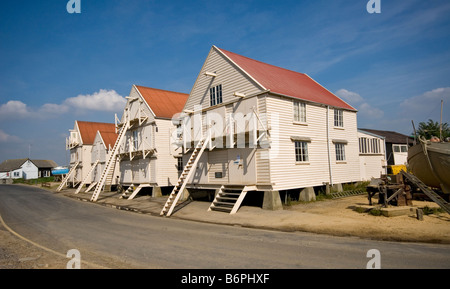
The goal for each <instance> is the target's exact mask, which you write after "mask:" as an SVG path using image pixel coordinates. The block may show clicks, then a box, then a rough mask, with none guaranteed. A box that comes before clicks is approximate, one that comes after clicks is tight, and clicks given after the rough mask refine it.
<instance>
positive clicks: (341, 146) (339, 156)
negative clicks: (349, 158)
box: [334, 143, 346, 162]
mask: <svg viewBox="0 0 450 289" xmlns="http://www.w3.org/2000/svg"><path fill="white" fill-rule="evenodd" d="M334 149H335V151H336V161H337V162H345V161H346V159H345V143H335V144H334Z"/></svg>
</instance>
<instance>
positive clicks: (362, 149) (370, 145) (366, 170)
mask: <svg viewBox="0 0 450 289" xmlns="http://www.w3.org/2000/svg"><path fill="white" fill-rule="evenodd" d="M358 139H359V162H360V171H361V181H370V180H371V179H372V178H380V177H381V175H383V174H386V166H387V162H386V144H385V138H384V137H383V136H379V135H376V134H374V133H370V132H367V131H363V130H358Z"/></svg>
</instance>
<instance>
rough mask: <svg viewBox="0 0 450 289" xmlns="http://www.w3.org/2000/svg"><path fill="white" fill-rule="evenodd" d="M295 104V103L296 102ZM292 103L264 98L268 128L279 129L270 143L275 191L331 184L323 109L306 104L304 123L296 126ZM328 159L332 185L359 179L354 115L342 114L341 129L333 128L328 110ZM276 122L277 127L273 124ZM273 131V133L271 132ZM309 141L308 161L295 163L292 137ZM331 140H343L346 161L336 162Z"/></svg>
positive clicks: (331, 114)
mask: <svg viewBox="0 0 450 289" xmlns="http://www.w3.org/2000/svg"><path fill="white" fill-rule="evenodd" d="M295 101H297V100H295ZM293 102H294V100H292V99H290V98H285V97H279V96H269V97H268V98H267V110H268V112H269V114H270V116H271V117H272V123H271V126H272V128H273V129H278V136H277V137H276V139H273V140H272V146H271V150H270V151H271V154H270V178H271V182H272V183H275V185H274V189H277V190H287V189H293V188H303V187H312V186H321V185H323V183H324V182H331V179H330V172H329V165H328V148H327V131H326V129H327V124H326V110H327V108H326V107H323V106H318V105H312V104H307V105H306V123H304V124H298V123H295V122H294V119H293ZM329 113H330V115H329V119H328V122H329V128H330V133H329V135H330V137H329V138H330V139H329V141H330V157H331V167H332V170H331V173H332V181H333V183H343V182H350V181H357V180H359V163H358V153H357V136H356V113H355V112H348V111H344V126H345V128H344V129H334V119H333V110H332V109H330V110H329ZM274 121H278V125H276V127H275V124H274V123H273V122H274ZM272 132H273V131H272ZM293 136H295V137H300V138H305V139H310V141H307V143H308V158H309V159H308V161H306V162H296V159H295V142H294V141H293V140H292V139H291V137H293ZM333 139H336V140H337V139H339V140H346V141H347V142H348V143H347V145H346V148H345V153H346V161H345V162H342V163H338V162H336V158H335V149H334V144H333V143H332V140H333Z"/></svg>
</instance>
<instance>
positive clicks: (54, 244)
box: [0, 185, 450, 269]
mask: <svg viewBox="0 0 450 289" xmlns="http://www.w3.org/2000/svg"><path fill="white" fill-rule="evenodd" d="M0 215H1V217H2V219H3V220H4V222H5V223H6V224H7V225H8V227H10V228H11V229H12V230H14V231H15V232H16V233H17V234H19V235H21V236H23V237H24V238H26V239H28V240H31V241H33V242H34V243H37V244H39V245H41V246H44V247H46V248H49V249H51V250H53V251H56V252H59V253H61V254H64V255H65V254H66V252H68V250H71V249H76V250H78V251H79V252H80V257H81V259H82V260H83V261H87V262H91V263H94V264H100V265H103V266H105V265H106V267H107V263H106V261H105V260H111V258H112V259H113V260H117V262H118V264H119V263H120V264H124V266H126V264H130V266H131V265H132V266H135V267H139V268H179V269H226V268H228V269H270V268H276V269H291V268H356V269H358V268H360V269H364V268H366V266H367V264H368V263H370V264H372V263H376V264H378V265H379V266H380V267H381V268H383V269H388V268H406V269H407V268H450V246H449V245H439V244H417V243H396V242H381V241H371V240H363V239H358V238H351V237H349V238H343V237H331V236H325V235H316V234H310V233H301V232H291V233H287V232H286V233H285V232H277V231H269V230H259V229H248V228H241V227H234V226H224V225H214V224H205V223H199V222H191V221H186V220H179V219H171V218H162V217H155V216H150V215H141V214H136V213H132V212H125V211H121V210H115V209H111V208H106V207H102V206H99V205H96V204H93V203H89V202H81V201H77V200H74V199H72V198H67V197H64V196H62V195H59V194H54V193H51V192H49V191H45V190H41V189H38V188H34V187H27V186H17V185H0ZM371 249H376V250H377V251H375V253H377V252H379V258H378V257H377V256H378V255H376V254H375V255H372V254H369V255H368V251H369V250H371Z"/></svg>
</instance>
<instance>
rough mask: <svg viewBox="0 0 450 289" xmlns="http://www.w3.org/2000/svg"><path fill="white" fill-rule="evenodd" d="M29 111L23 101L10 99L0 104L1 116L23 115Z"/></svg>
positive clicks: (15, 116) (14, 116)
mask: <svg viewBox="0 0 450 289" xmlns="http://www.w3.org/2000/svg"><path fill="white" fill-rule="evenodd" d="M29 113H30V111H29V110H28V107H27V105H26V104H25V103H23V102H21V101H18V100H10V101H8V102H7V103H5V104H2V105H1V106H0V116H1V117H2V118H17V117H19V118H20V117H25V116H27V115H28V114H29Z"/></svg>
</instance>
